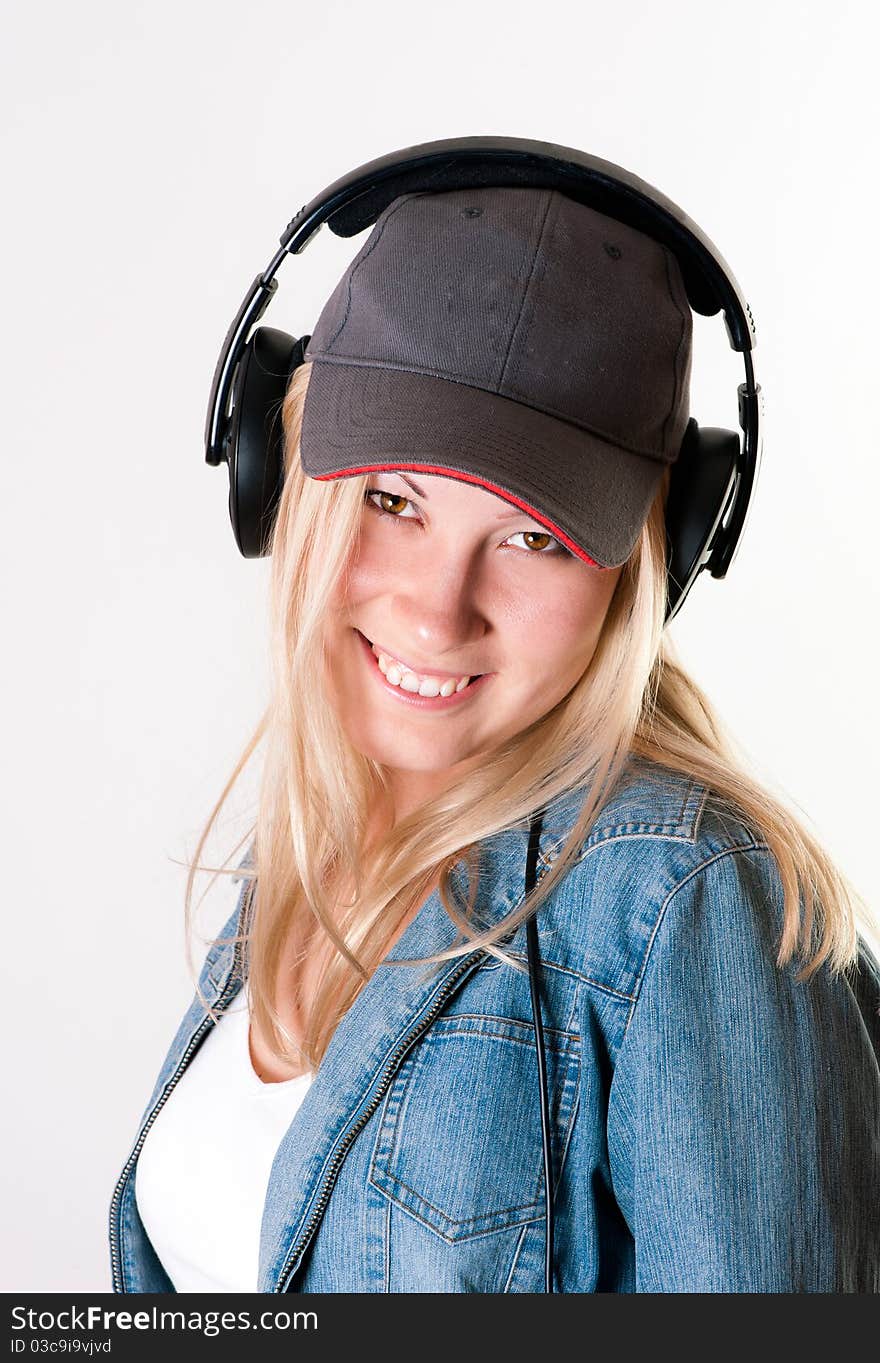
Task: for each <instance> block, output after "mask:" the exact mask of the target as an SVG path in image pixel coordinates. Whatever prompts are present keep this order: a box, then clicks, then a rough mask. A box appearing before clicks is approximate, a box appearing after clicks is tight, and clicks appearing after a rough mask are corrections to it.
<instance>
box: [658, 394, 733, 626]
mask: <svg viewBox="0 0 880 1363" xmlns="http://www.w3.org/2000/svg"><path fill="white" fill-rule="evenodd" d="M740 458H741V449H740V440H739V436H738V435H737V434H736V432H735V431H725V430H721V429H719V428H717V427H712V426H709V427H706V428H705V429H702V430H701V429H700V427H699V426H698V424H697V422H696V421H695V419H694V418H693V417H691V419H690V421H689V422H688V424H687V429H686V430H685V433H684V437H683V439H682V443H681V449H680V451H679V455H678V458H677V459H676V460H675V461H674V463H673V464H672V471H671V474H670V481H669V493H668V495H667V499H666V570H667V571H666V578H667V588H668V599H667V607H666V622H665V623H667V624H668V623H669V621H670V620H671V619H672V617H673V616H674V615H675V614H677V612H678V611H679V610H680V609H681V607H682V606H683V604H684V600H685V597H686V596H687V594H688V592H689V591H690V589H691V587H692V586H693V584H694V582H695V581H696V579H697V577H698V576H699V574H700V572H701V571H702V570H703V568H705V567H707V566H709V559H710V557H711V551H712V548H713V546H714V543H715V539H716V536H717V533H718V528H719V526H720V525H721V522H722V520H723V518H724V514H725V512H726V511H727V509H728V507H729V506H730V503H731V500H732V496H733V493H734V490H735V487H736V482H737V468H738V466H739V462H740Z"/></svg>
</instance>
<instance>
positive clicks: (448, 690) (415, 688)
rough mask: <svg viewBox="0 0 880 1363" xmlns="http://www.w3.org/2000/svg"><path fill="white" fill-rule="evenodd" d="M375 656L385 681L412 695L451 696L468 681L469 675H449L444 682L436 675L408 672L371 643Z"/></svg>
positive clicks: (460, 689)
mask: <svg viewBox="0 0 880 1363" xmlns="http://www.w3.org/2000/svg"><path fill="white" fill-rule="evenodd" d="M370 647H371V648H372V650H373V653H374V654H375V656H376V658H377V659H378V662H379V670H380V672H383V673H384V674H385V679H386V681H390V682H391V685H392V686H399V687H400V689H401V691H410V692H412V693H413V695H416V694H417V695H420V696H451V695H452V693H453V691H463V690H464V688H465V687H466V686H467V684H468V682H469V681H470V677H459V678H458V680H456V679H455V678H454V677H449V678H447V680H446V681H445V682H442V683H441V682H439V681H438V680H437V678H436V677H419V676H418V675H417V674H416V673H415V672H410V671H409V669H408V668H405V667H404V666H403V665H402V664H401V663H398V662H397V661H396V659H394V658H389V657H388V655H387V654H385V653H379V652H378V650H377V649H376V647H375V645H373V644H371V645H370Z"/></svg>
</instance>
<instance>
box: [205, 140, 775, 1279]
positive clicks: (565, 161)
mask: <svg viewBox="0 0 880 1363" xmlns="http://www.w3.org/2000/svg"><path fill="white" fill-rule="evenodd" d="M489 186H516V187H520V188H528V187H533V188H536V189H556V190H559V191H560V192H561V193H563V194H566V195H568V197H569V198H571V199H575V200H576V201H577V202H579V203H583V204H588V205H589V206H590V207H591V208H594V209H596V211H597V212H599V213H604V214H606V215H607V216H608V217H610V218H616V219H617V220H618V221H619V222H623V223H627V224H628V225H629V226H630V227H634V228H635V229H636V230H637V231H640V232H644V233H645V234H646V235H647V236H649V237H653V238H654V239H655V240H657V241H659V242H661V243H662V244H663V245H664V246H666V247H668V248H669V250H671V251H672V252H673V254H674V255H675V257H676V259H677V261H678V264H679V266H680V268H681V273H682V277H683V279H684V284H685V288H686V290H687V296H688V302H689V303H690V306H691V308H692V309H693V310H694V312H698V313H701V314H702V315H703V316H706V317H712V316H714V315H715V313H717V312H719V311H723V313H724V323H725V326H726V328H727V335H728V338H729V340H730V345H731V348H732V349H733V350H738V351H739V352H740V353H741V355H742V357H743V363H744V365H745V373H746V378H745V382H744V383H741V384H739V386H738V388H737V396H738V415H739V425H740V428H741V430H742V432H743V440H742V442H740V437H739V435H738V434H737V433H736V432H735V431H729V430H721V429H718V428H716V427H704V428H701V427H700V426H698V424H697V422H696V420H695V419H694V418H693V417H691V419H690V420H689V422H688V425H687V429H686V431H685V434H684V437H683V439H682V444H681V449H680V451H679V455H678V458H677V459H676V460H675V461H674V463H673V464H672V465H671V473H670V484H669V495H668V498H667V503H666V565H667V584H668V600H667V610H666V623H667V624H668V623H669V621H670V620H671V619H672V618H673V616H674V615H676V614H677V613H678V611H679V610H680V609H681V607H682V605H683V604H684V600H685V597H686V596H687V594H688V592H689V591H690V589H691V587H692V586H693V584H694V582H695V581H696V579H697V577H698V575H699V574H700V573H701V572H702V570H703V569H704V568H708V570H709V572H710V573H711V575H712V577H725V576H726V574H727V570H728V568H729V567H730V565H731V563H732V562H733V559H734V557H735V553H736V549H737V545H738V544H739V540H740V536H741V535H742V531H743V528H744V526H745V521H746V514H747V512H748V507H749V502H750V498H751V495H752V489H753V487H754V484H755V480H756V478H757V475H758V470H759V468H760V462H761V446H762V441H761V416H762V414H763V410H762V409H763V395H762V393H761V388H760V385H759V384H756V383H755V371H754V364H753V360H752V351H753V350H754V347H755V324H754V321H753V319H752V314H751V311H750V309H749V306H748V304H747V303H746V301H745V299H744V298H743V295H742V291H741V289H740V287H739V285H738V284H737V282H736V279H735V278H734V276H733V274H732V273H731V271H730V268H729V267H728V265H727V264H726V262H725V260H724V258H723V257H722V255H721V253H720V252H719V251H718V250H717V249H716V247H715V246H714V245H713V244H712V242H711V241H710V240H709V238H708V237H707V236H706V234H705V233H704V232H703V231H702V230H701V229H700V228H699V227H698V226H697V224H696V223H694V222H692V221H691V219H690V218H689V217H688V216H687V214H685V213H683V212H682V210H681V209H680V208H678V207H677V205H676V204H674V203H673V202H672V201H671V200H670V199H667V198H666V196H665V195H663V194H661V193H660V191H659V190H656V189H654V188H653V187H652V186H651V185H649V184H647V183H646V182H645V181H644V180H640V179H639V178H638V177H637V176H635V175H632V174H631V173H630V172H629V171H627V170H624V169H623V168H622V167H620V166H615V165H613V164H612V163H611V162H610V161H603V160H601V159H600V158H599V157H598V156H590V155H588V154H587V153H586V152H582V151H577V150H576V149H575V148H573V147H563V146H558V145H556V144H555V143H552V142H536V141H532V140H531V139H529V138H518V137H461V138H449V139H446V140H444V141H438V142H425V143H422V144H421V145H420V146H416V147H406V148H404V149H403V150H402V151H397V152H392V153H391V154H390V155H388V156H382V157H379V158H378V159H377V160H375V161H369V162H367V164H366V165H363V166H359V167H358V168H357V169H356V170H353V171H351V172H350V174H348V175H344V176H343V177H342V178H341V179H339V180H336V181H334V183H333V184H331V185H330V186H328V188H327V189H325V190H323V191H322V193H320V194H319V195H318V196H317V197H316V198H314V199H312V201H311V203H308V204H306V205H304V207H303V208H301V209H300V210H299V212H298V213H297V215H296V217H295V218H293V219H292V221H291V222H290V223H288V225H287V227H286V228H285V230H284V233H283V234H282V236H281V239H280V242H281V249H280V250H278V251H276V253H275V255H274V256H273V257H272V259H271V260H270V262H269V264H268V265H267V267H266V269H265V270H264V271H263V272H262V274H258V275H257V277H256V279H255V280H254V282H253V284H252V285H251V287H250V288H249V289H248V291H247V294H246V295H245V298H244V301H243V302H242V304H241V307H240V308H239V309H238V312H237V313H236V315H235V318H234V319H233V322H232V325H231V326H230V328H229V330H228V331H227V333H226V338H225V340H224V342H223V349H222V350H221V352H220V358H219V359H218V361H217V365H216V368H215V370H214V378H213V381H212V384H211V396H210V399H209V402H208V414H207V420H206V423H205V459H206V461H207V462H208V463H209V464H215V465H216V464H220V463H223V462H225V463H226V464H227V465H228V468H229V517H230V520H231V522H232V529H233V533H234V534H235V541H236V544H237V545H238V547H239V550H240V551H241V553H242V554H243V555H244V557H245V558H259V557H261V556H262V555H264V554H265V553H266V552H267V550H268V545H269V539H270V536H271V532H272V525H273V521H274V517H275V511H276V508H277V505H278V499H279V497H280V495H281V487H282V483H283V470H284V464H283V456H282V440H281V429H280V420H279V415H280V408H281V403H282V402H283V399H284V395H285V393H286V392H287V388H288V385H289V383H290V379H291V377H292V375H293V373H294V371H295V370H296V369H297V368H298V366H299V365H301V364H302V363H303V360H304V352H305V348H306V346H307V345H308V342H309V340H310V339H311V338H310V337H309V336H302V337H300V338H299V339H298V340H297V339H295V338H294V337H293V336H288V335H287V334H286V332H283V331H277V330H275V329H274V328H272V327H256V323H257V322H258V321H259V320H260V318H261V317H262V316H263V313H264V312H265V311H266V308H267V307H268V306H269V303H270V301H271V299H272V295H273V294H274V293H275V290H276V289H277V288H278V280H277V279H276V278H275V276H276V274H277V272H278V269H279V266H280V265H281V262H282V261H283V260H284V258H285V257H286V256H287V255H299V253H300V252H301V251H302V250H303V248H304V247H305V246H306V245H308V243H309V242H310V241H311V239H312V237H313V236H314V234H315V232H316V231H317V229H318V228H319V227H321V226H322V225H323V224H324V223H325V222H326V223H327V224H328V225H329V227H330V230H331V232H334V233H335V234H336V235H337V236H340V237H353V236H356V235H357V234H358V233H359V232H363V231H364V230H365V229H366V228H367V227H371V226H372V225H373V224H374V223H375V222H376V219H377V218H378V217H379V215H380V213H381V212H382V210H383V209H384V208H386V207H387V205H388V204H389V203H391V202H392V200H394V199H396V198H399V197H400V195H402V194H409V193H413V192H421V193H432V192H433V193H440V192H443V191H446V190H454V189H473V188H485V187H489ZM255 327H256V329H254V328H255ZM542 816H543V811H541V812H540V813H538V814H536V815H534V816H533V817H532V819H531V822H530V831H529V845H528V854H527V859H526V877H525V888H526V894H528V892H529V891H530V890H531V889H532V888H533V886H534V884H535V878H536V867H537V858H538V841H539V837H540V831H541V824H542ZM526 931H527V954H528V963H529V981H530V989H531V1002H532V1018H533V1022H534V1028H535V1042H536V1049H537V1061H538V1079H539V1085H540V1100H541V1135H542V1143H543V1160H544V1162H543V1170H544V1194H545V1216H546V1236H545V1263H544V1268H545V1274H544V1285H545V1290H546V1291H547V1292H552V1291H553V1169H552V1143H551V1133H550V1114H549V1107H548V1102H547V1076H546V1061H545V1053H544V1036H543V1029H542V1024H541V1007H540V988H539V978H540V956H539V952H538V936H537V925H536V923H535V919H534V917H532V918H530V919H529V921H528V923H527V925H526Z"/></svg>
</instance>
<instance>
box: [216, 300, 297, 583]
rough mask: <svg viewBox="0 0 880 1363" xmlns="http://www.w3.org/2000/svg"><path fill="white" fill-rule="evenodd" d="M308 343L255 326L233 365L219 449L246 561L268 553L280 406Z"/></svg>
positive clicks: (278, 467) (280, 464)
mask: <svg viewBox="0 0 880 1363" xmlns="http://www.w3.org/2000/svg"><path fill="white" fill-rule="evenodd" d="M310 339H311V338H310V337H309V336H303V337H301V338H300V339H299V340H296V339H295V338H294V337H293V336H288V334H287V332H285V331H277V330H276V329H275V328H274V327H257V329H256V331H255V332H254V334H253V336H251V337H250V339H249V340H248V342H247V344H246V346H245V348H244V350H243V352H242V356H241V359H240V360H239V362H238V367H237V369H236V373H235V378H234V380H233V384H232V412H231V415H230V420H229V427H228V431H227V434H226V437H225V440H224V445H225V452H226V461H227V464H228V465H229V519H230V521H231V522H232V530H233V534H234V535H235V542H236V544H237V545H238V548H239V550H240V552H241V553H242V554H243V555H244V557H245V558H262V557H264V556H265V555H266V554H267V553H268V551H269V543H270V539H271V535H272V528H273V525H274V522H275V512H276V510H277V507H278V499H279V497H280V496H281V488H282V486H283V483H284V458H283V430H282V426H281V404H282V402H283V401H284V395H285V393H286V392H287V388H288V384H289V383H290V379H291V376H292V375H293V372H294V370H295V369H297V368H298V366H299V365H301V364H302V362H303V352H304V350H305V347H306V345H307V344H308V342H309V340H310Z"/></svg>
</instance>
